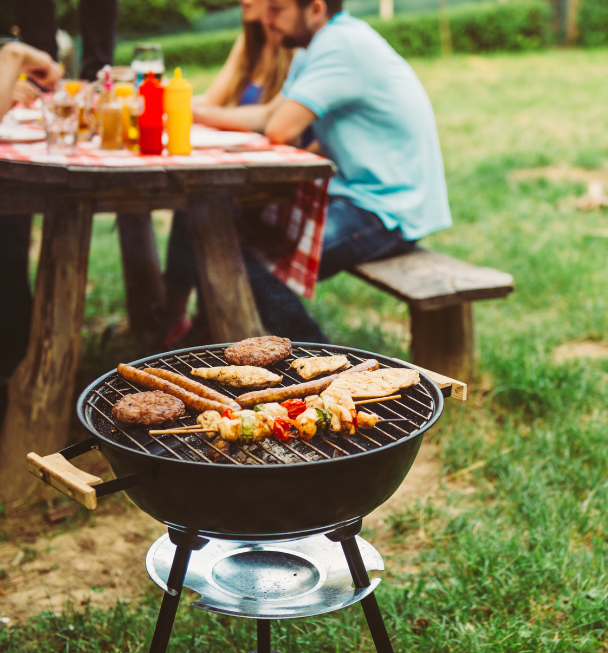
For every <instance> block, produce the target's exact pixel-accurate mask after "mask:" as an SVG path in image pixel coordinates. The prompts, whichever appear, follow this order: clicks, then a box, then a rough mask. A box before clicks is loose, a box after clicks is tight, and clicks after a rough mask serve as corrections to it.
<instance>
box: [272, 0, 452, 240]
mask: <svg viewBox="0 0 608 653" xmlns="http://www.w3.org/2000/svg"><path fill="white" fill-rule="evenodd" d="M282 93H283V96H284V97H285V98H287V99H289V100H294V101H295V102H298V103H299V104H302V105H304V106H305V107H308V108H309V109H310V110H311V111H313V112H314V113H315V114H316V116H317V120H316V121H315V122H314V127H315V133H316V135H317V138H318V139H319V142H320V143H321V145H322V147H323V149H324V150H325V152H326V153H327V155H328V156H329V157H330V158H331V159H332V160H333V161H334V162H335V163H336V165H337V167H338V174H337V176H336V177H335V178H334V179H332V180H331V182H330V186H329V192H330V194H331V195H336V196H343V197H347V198H350V200H351V201H352V202H353V204H355V205H356V206H359V207H360V208H363V209H366V210H367V211H371V212H372V213H375V214H376V215H377V216H378V217H379V218H380V219H381V220H382V222H383V223H384V224H385V225H386V227H387V228H388V229H391V230H392V229H395V228H396V227H400V228H401V231H402V232H403V235H404V237H405V238H406V239H407V240H415V239H418V238H421V237H422V236H425V235H427V234H429V233H431V232H432V231H437V230H438V229H443V228H445V227H449V226H450V225H451V224H452V218H451V216H450V207H449V204H448V196H447V189H446V184H445V175H444V170H443V160H442V158H441V149H440V147H439V137H438V135H437V127H436V125H435V117H434V115H433V109H432V107H431V103H430V101H429V99H428V97H427V94H426V92H425V90H424V88H423V86H422V84H421V83H420V80H419V79H418V77H416V74H415V73H414V71H413V70H412V69H411V67H410V66H409V64H407V63H406V62H405V61H404V60H403V59H402V58H401V57H400V56H399V55H398V54H397V53H396V52H395V51H394V50H393V49H392V48H391V47H390V45H389V44H388V43H387V42H386V41H385V40H384V39H383V38H382V37H381V36H380V35H379V34H378V33H377V32H376V31H375V30H373V29H372V28H371V27H370V26H369V25H368V24H367V23H365V22H363V21H362V20H358V19H357V18H353V17H352V16H350V14H349V13H348V12H347V11H343V12H341V13H339V14H336V15H335V16H334V17H333V18H332V19H331V20H330V21H329V22H328V23H327V24H326V25H325V26H324V27H322V28H321V29H320V30H319V31H318V32H317V33H316V34H315V36H314V37H313V39H312V41H311V43H310V45H309V46H308V48H307V49H306V50H300V51H298V52H297V53H296V56H295V57H294V59H293V62H292V64H291V68H290V70H289V75H288V77H287V79H286V80H285V84H284V86H283V89H282Z"/></svg>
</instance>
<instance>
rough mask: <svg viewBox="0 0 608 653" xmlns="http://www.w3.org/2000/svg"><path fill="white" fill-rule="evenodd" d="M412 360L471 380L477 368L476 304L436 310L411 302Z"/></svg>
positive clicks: (447, 373)
mask: <svg viewBox="0 0 608 653" xmlns="http://www.w3.org/2000/svg"><path fill="white" fill-rule="evenodd" d="M410 315H411V319H412V351H411V353H412V361H413V362H414V364H416V365H420V367H425V368H426V369H428V370H433V372H439V373H440V374H445V375H446V376H449V377H451V378H454V379H460V380H462V381H465V382H469V381H471V380H472V378H473V374H474V372H475V337H474V331H473V304H472V303H471V302H464V303H462V304H457V305H456V306H448V307H446V308H440V309H437V310H434V311H421V310H420V309H418V308H414V307H413V306H410Z"/></svg>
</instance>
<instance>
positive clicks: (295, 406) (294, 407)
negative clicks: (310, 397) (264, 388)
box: [281, 399, 306, 419]
mask: <svg viewBox="0 0 608 653" xmlns="http://www.w3.org/2000/svg"><path fill="white" fill-rule="evenodd" d="M281 406H283V408H286V409H287V414H288V415H289V419H295V418H296V417H297V416H298V415H301V414H302V413H303V412H304V411H305V410H306V402H305V401H302V400H301V399H287V401H284V402H283V403H282V404H281Z"/></svg>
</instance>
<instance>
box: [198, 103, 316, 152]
mask: <svg viewBox="0 0 608 653" xmlns="http://www.w3.org/2000/svg"><path fill="white" fill-rule="evenodd" d="M193 117H194V122H199V123H202V124H204V125H207V126H208V127H215V128H216V129H232V130H237V131H252V132H260V133H265V134H266V136H268V138H270V140H271V141H273V142H274V143H291V142H293V141H294V140H295V139H296V138H297V137H298V136H299V135H300V134H301V133H302V132H303V131H304V130H305V129H306V127H308V125H310V124H311V123H312V122H313V121H314V120H315V119H316V116H315V114H314V113H313V112H312V111H311V110H310V109H308V108H307V107H305V106H304V105H302V104H300V103H299V102H294V101H293V100H286V99H285V98H284V97H283V96H282V95H281V94H279V95H277V96H276V97H274V98H273V99H272V100H271V101H270V102H269V103H268V104H258V105H249V106H245V107H209V106H200V107H194V108H193Z"/></svg>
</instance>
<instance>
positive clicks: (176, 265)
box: [162, 0, 293, 347]
mask: <svg viewBox="0 0 608 653" xmlns="http://www.w3.org/2000/svg"><path fill="white" fill-rule="evenodd" d="M241 11H242V17H243V32H242V33H241V35H240V36H239V37H238V39H237V40H236V43H235V44H234V46H233V47H232V51H231V52H230V55H229V56H228V59H227V60H226V63H225V64H224V66H223V67H222V69H221V70H220V72H219V73H218V75H217V77H216V78H215V79H214V80H213V82H212V83H211V86H209V88H208V89H207V91H206V92H205V93H203V94H202V95H199V96H197V97H195V98H193V100H192V112H193V118H194V122H197V109H198V108H200V109H202V108H203V107H209V106H220V107H229V106H242V105H246V104H262V103H267V102H270V100H272V99H273V98H274V97H275V96H276V95H277V94H278V93H279V91H280V90H281V87H282V86H283V82H284V81H285V78H286V77H287V72H288V71H289V66H290V64H291V58H292V55H293V51H292V50H287V49H285V48H283V47H281V45H280V40H279V39H278V38H277V37H276V35H275V33H274V32H273V31H271V30H270V29H269V28H268V26H267V24H266V22H265V19H264V18H265V12H266V0H241ZM165 284H166V290H167V309H166V315H167V322H166V326H165V329H164V333H163V343H162V345H163V346H166V347H171V346H172V345H174V344H175V343H176V342H177V340H179V339H180V337H182V336H183V335H184V334H185V333H186V331H188V329H189V328H190V327H191V326H192V325H191V323H190V321H189V320H188V319H187V315H186V309H187V303H188V297H189V296H190V292H191V290H192V288H193V287H194V286H196V287H197V293H198V316H200V318H201V319H200V324H195V328H193V329H192V332H191V333H190V334H189V337H188V344H204V342H203V341H204V340H205V338H206V333H205V329H206V320H205V316H204V313H205V309H204V305H203V302H202V296H201V292H200V288H198V277H197V270H196V263H195V260H194V252H193V251H192V247H191V245H190V234H189V231H188V215H187V213H185V212H184V211H176V212H175V216H174V218H173V226H172V229H171V235H170V238H169V250H168V253H167V269H166V271H165Z"/></svg>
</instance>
